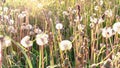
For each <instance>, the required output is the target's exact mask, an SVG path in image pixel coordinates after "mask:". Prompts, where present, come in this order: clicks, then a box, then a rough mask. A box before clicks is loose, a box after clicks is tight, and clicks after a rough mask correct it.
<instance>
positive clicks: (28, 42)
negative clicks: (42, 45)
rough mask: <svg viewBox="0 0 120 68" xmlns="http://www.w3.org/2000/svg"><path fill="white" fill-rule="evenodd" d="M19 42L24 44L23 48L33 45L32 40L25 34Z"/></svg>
mask: <svg viewBox="0 0 120 68" xmlns="http://www.w3.org/2000/svg"><path fill="white" fill-rule="evenodd" d="M20 43H21V44H22V46H24V47H25V48H28V47H31V46H32V45H33V42H32V41H30V36H25V37H23V38H22V40H21V41H20Z"/></svg>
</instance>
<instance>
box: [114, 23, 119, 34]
mask: <svg viewBox="0 0 120 68" xmlns="http://www.w3.org/2000/svg"><path fill="white" fill-rule="evenodd" d="M113 30H114V31H115V32H117V33H118V34H120V22H116V23H114V24H113Z"/></svg>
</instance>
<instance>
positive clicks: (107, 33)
mask: <svg viewBox="0 0 120 68" xmlns="http://www.w3.org/2000/svg"><path fill="white" fill-rule="evenodd" d="M112 35H113V29H112V28H111V27H105V28H103V29H102V36H103V37H105V38H110V37H111V36H112Z"/></svg>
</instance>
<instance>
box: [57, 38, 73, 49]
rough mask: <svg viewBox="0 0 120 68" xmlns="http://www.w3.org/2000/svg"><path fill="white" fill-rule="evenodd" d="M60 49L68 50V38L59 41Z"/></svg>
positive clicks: (70, 45)
mask: <svg viewBox="0 0 120 68" xmlns="http://www.w3.org/2000/svg"><path fill="white" fill-rule="evenodd" d="M59 46H60V50H62V51H64V50H70V49H71V48H72V42H70V41H69V40H63V41H61V42H60V45H59Z"/></svg>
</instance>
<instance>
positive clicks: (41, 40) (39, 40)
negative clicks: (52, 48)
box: [36, 33, 48, 46]
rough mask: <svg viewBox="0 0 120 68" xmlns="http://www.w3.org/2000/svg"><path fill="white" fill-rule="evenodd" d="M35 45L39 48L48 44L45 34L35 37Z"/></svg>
mask: <svg viewBox="0 0 120 68" xmlns="http://www.w3.org/2000/svg"><path fill="white" fill-rule="evenodd" d="M36 43H37V44H38V45H39V46H43V45H45V44H47V43H48V35H47V34H45V33H41V34H37V35H36Z"/></svg>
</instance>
